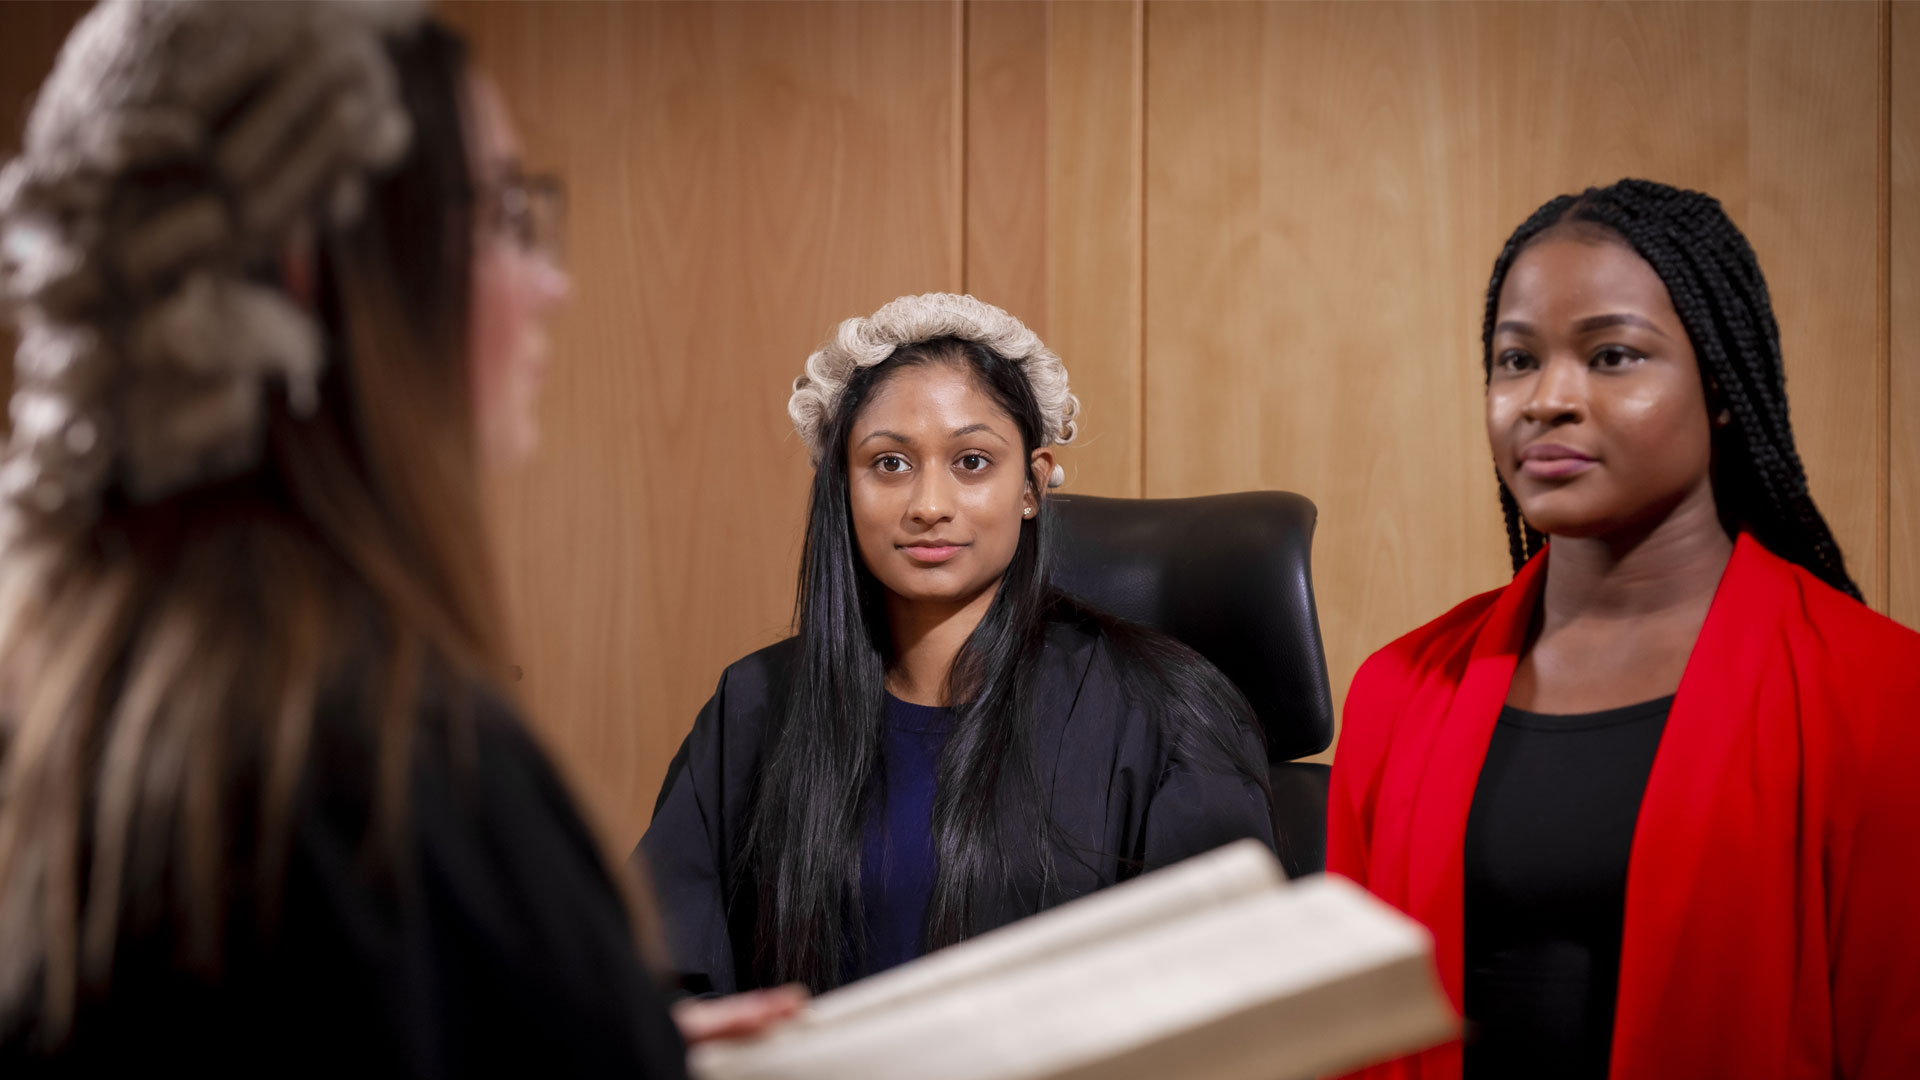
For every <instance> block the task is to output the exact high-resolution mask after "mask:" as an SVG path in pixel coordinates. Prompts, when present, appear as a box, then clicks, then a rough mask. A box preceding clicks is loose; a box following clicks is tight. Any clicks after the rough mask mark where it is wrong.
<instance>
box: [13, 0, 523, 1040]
mask: <svg viewBox="0 0 1920 1080" xmlns="http://www.w3.org/2000/svg"><path fill="white" fill-rule="evenodd" d="M395 48H396V50H397V59H398V61H399V62H398V64H397V67H398V69H399V71H400V76H401V81H402V83H403V84H404V93H405V95H406V97H407V100H408V107H409V109H410V111H411V112H412V114H413V118H414V125H415V132H416V138H415V142H414V145H413V147H412V149H411V150H410V152H409V154H408V156H407V159H406V161H405V162H404V163H403V164H402V165H401V166H400V167H399V168H398V170H397V171H395V172H394V173H393V174H391V175H390V176H388V177H386V178H385V179H383V180H381V181H380V182H379V183H378V184H377V185H376V186H375V188H374V190H373V192H372V198H371V200H370V203H371V204H370V206H369V208H368V211H367V212H366V213H365V214H364V215H363V216H362V217H361V219H360V220H359V222H358V223H357V224H355V225H352V226H348V227H345V228H333V229H330V230H329V231H327V232H324V233H323V234H322V235H321V237H320V239H319V242H318V252H319V253H318V257H317V265H318V268H319V271H320V273H319V283H318V285H319V293H320V297H319V301H318V307H319V309H320V315H321V322H322V324H323V326H324V329H325V332H326V334H327V337H328V339H329V342H330V346H331V347H330V350H329V351H330V355H329V358H328V367H327V371H326V374H325V376H324V377H323V380H322V383H321V394H320V402H319V406H318V409H317V411H315V412H314V413H312V414H311V415H307V416H296V415H294V413H292V412H290V411H289V410H288V409H287V407H286V406H285V404H284V403H283V402H278V401H275V402H274V403H273V404H272V405H271V406H270V408H271V414H270V417H269V419H268V421H267V425H266V434H265V440H264V446H263V447H262V452H261V456H260V463H259V465H258V466H257V468H255V469H253V470H251V471H250V472H247V473H246V474H244V475H242V476H240V477H237V478H235V479H231V480H225V481H222V482H220V483H218V484H215V485H211V486H203V487H201V488H198V489H195V490H190V491H187V492H184V493H181V494H178V495H175V496H173V497H170V498H167V499H165V500H162V501H160V502H157V503H152V504H146V505H137V504H134V503H132V502H130V501H128V500H126V499H125V498H122V497H117V496H115V495H114V494H113V493H112V492H111V491H110V492H109V493H108V497H107V498H106V500H105V503H104V505H103V506H102V507H101V509H100V512H99V514H98V516H97V517H96V518H94V519H93V520H92V522H91V524H90V525H88V526H87V527H85V528H82V529H79V530H78V531H74V532H70V533H68V534H65V535H59V536H54V537H38V538H33V539H28V540H22V541H19V542H16V543H13V544H11V545H9V546H7V547H5V548H4V549H0V758H3V760H0V1017H4V1016H8V1015H17V1014H19V1013H20V1012H21V1011H23V1010H25V1011H28V1012H37V1013H38V1023H37V1024H36V1026H37V1027H39V1028H41V1029H42V1031H43V1032H45V1033H47V1034H48V1035H50V1036H52V1037H53V1038H56V1039H57V1038H58V1037H60V1035H61V1034H63V1033H64V1032H65V1031H66V1030H67V1029H68V1028H69V1027H70V1025H71V1022H72V1020H73V1017H74V1010H75V1007H76V1003H77V1000H78V998H79V996H80V995H81V993H82V992H83V991H86V990H89V989H91V988H95V987H98V986H100V985H102V984H104V982H105V981H106V980H107V978H108V977H109V976H110V975H111V972H112V965H113V958H114V951H115V944H116V940H118V939H119V938H120V937H121V936H122V935H123V934H124V933H126V932H127V931H128V929H129V928H131V927H135V926H146V925H153V924H155V923H156V922H159V921H164V922H165V923H166V925H167V926H168V927H169V928H170V929H173V930H174V931H175V932H176V933H177V934H178V935H179V936H178V938H177V941H178V943H179V946H180V952H179V956H180V958H181V959H182V960H183V961H184V962H185V963H187V964H189V965H191V966H193V967H195V968H199V969H202V970H207V971H213V970H217V968H218V965H219V963H220V948H221V938H222V934H223V933H224V928H225V926H226V924H227V919H228V915H229V912H230V909H231V908H232V906H233V905H234V904H236V903H260V904H263V905H264V906H265V908H267V909H268V910H267V912H266V918H268V919H269V920H270V919H271V917H272V915H271V910H270V909H271V907H272V901H273V898H274V897H275V896H276V895H277V893H276V890H277V882H278V880H279V877H280V874H281V871H282V870H283V868H284V860H285V857H286V851H285V849H286V846H287V842H288V838H289V835H290V832H291V828H292V821H291V814H292V807H293V805H294V798H295V795H296V793H297V791H298V789H299V787H300V785H301V784H302V781H303V775H304V773H305V770H306V764H307V761H308V758H309V748H310V744H311V742H312V740H313V739H314V738H315V730H314V719H315V716H316V709H317V708H318V707H319V703H320V701H321V700H322V698H323V697H325V698H326V700H328V701H329V702H331V701H334V700H336V699H339V700H342V701H343V702H344V703H345V704H346V705H347V706H348V707H349V708H350V709H351V710H352V711H353V713H354V715H356V716H366V717H371V718H372V720H371V721H370V726H371V728H372V730H373V732H374V733H375V736H374V737H375V740H376V743H377V752H376V754H375V757H376V762H377V776H378V784H377V787H376V791H377V793H378V794H377V797H376V809H375V814H374V817H373V820H374V821H375V822H376V825H377V826H379V828H377V829H376V832H378V833H380V834H381V835H383V836H387V837H389V838H391V837H393V836H397V835H398V829H397V824H398V822H399V821H400V820H401V818H402V816H403V815H404V807H405V787H406V781H407V776H408V770H409V767H410V766H409V763H410V745H411V743H412V741H413V737H414V727H415V723H416V715H417V712H418V709H419V706H420V702H421V700H422V696H423V695H429V694H442V693H452V694H454V696H459V695H458V691H459V689H460V688H463V687H464V688H467V689H469V690H473V691H475V692H478V693H488V692H498V685H497V678H496V676H497V673H498V672H500V671H501V670H503V663H502V661H503V649H502V643H501V641H500V640H499V638H498V635H499V633H500V627H501V626H502V625H503V624H502V621H501V619H500V618H499V612H498V610H497V602H496V597H495V590H494V575H493V572H492V563H491V556H490V553H489V551H488V545H487V541H486V530H485V528H484V523H483V514H482V509H481V499H480V492H479V482H478V476H477V473H478V469H477V463H476V453H475V447H474V432H473V421H472V409H471V404H470V392H469V376H468V362H467V352H466V341H465V337H466V333H465V331H466V318H467V293H468V290H469V288H470V276H469V262H470V254H471V253H470V247H471V238H472V234H471V230H472V221H473V215H472V214H471V212H470V211H469V210H468V208H467V204H468V202H470V194H469V193H470V192H471V190H472V187H471V184H470V183H469V178H468V176H467V173H468V166H467V161H466V156H465V148H464V146H463V144H462V143H461V138H460V128H461V117H460V109H459V102H460V95H461V93H462V87H463V79H464V77H465V75H464V70H465V69H464V57H463V55H462V50H461V48H460V45H459V42H458V40H457V39H455V38H454V37H453V36H452V35H451V34H449V33H447V32H446V31H444V30H441V29H439V28H438V27H436V26H432V25H429V26H427V27H426V28H424V29H423V30H422V31H421V32H420V33H418V34H417V35H415V36H414V37H413V38H412V39H410V40H409V41H407V42H405V43H403V44H400V45H397V46H395ZM269 396H270V397H274V396H275V395H269ZM454 704H455V705H456V707H457V703H454ZM376 846H378V845H376ZM242 871H245V872H251V873H252V874H253V875H255V880H252V881H248V880H246V879H245V878H244V876H243V875H242V873H241V872H242ZM156 891H158V892H160V893H162V895H158V896H156V895H153V894H154V892H156ZM36 997H37V998H38V1000H35V999H36Z"/></svg>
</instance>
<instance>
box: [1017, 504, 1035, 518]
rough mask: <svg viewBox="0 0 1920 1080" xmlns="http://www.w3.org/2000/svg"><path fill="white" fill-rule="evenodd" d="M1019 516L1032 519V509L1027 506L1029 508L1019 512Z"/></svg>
mask: <svg viewBox="0 0 1920 1080" xmlns="http://www.w3.org/2000/svg"><path fill="white" fill-rule="evenodd" d="M1020 516H1021V517H1032V516H1033V507H1031V506H1029V507H1027V508H1025V509H1024V510H1021V511H1020Z"/></svg>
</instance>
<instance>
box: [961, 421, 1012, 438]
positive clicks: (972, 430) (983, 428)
mask: <svg viewBox="0 0 1920 1080" xmlns="http://www.w3.org/2000/svg"><path fill="white" fill-rule="evenodd" d="M983 432H984V433H985V434H988V435H991V436H993V437H994V438H996V439H999V440H1000V441H1001V442H1006V441H1007V439H1006V436H1004V435H1002V434H1000V433H999V432H997V431H995V430H993V425H991V424H968V425H967V426H966V427H963V428H954V429H953V434H952V435H951V436H950V438H955V439H958V438H961V437H963V436H967V435H978V434H981V433H983Z"/></svg>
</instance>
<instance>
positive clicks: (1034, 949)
mask: <svg viewBox="0 0 1920 1080" xmlns="http://www.w3.org/2000/svg"><path fill="white" fill-rule="evenodd" d="M1286 880H1287V878H1286V873H1285V871H1283V870H1282V869H1281V868H1280V864H1279V862H1277V861H1276V860H1275V859H1274V857H1273V853H1272V852H1270V851H1268V850H1267V848H1266V847H1265V845H1263V844H1261V843H1260V842H1259V841H1258V840H1240V841H1236V842H1235V843H1232V844H1228V845H1226V846H1225V847H1221V848H1216V849H1214V850H1213V851H1209V852H1207V853H1205V854H1203V855H1196V856H1194V857H1193V858H1191V859H1186V860H1184V861H1182V862H1179V863H1175V864H1174V865H1172V866H1169V867H1166V868H1165V869H1163V870H1159V871H1156V872H1154V873H1151V874H1146V875H1143V876H1141V877H1137V878H1134V879H1133V880H1131V881H1125V882H1122V883H1120V884H1119V885H1115V886H1113V887H1112V888H1108V889H1102V890H1101V891H1099V892H1097V893H1093V894H1092V895H1090V896H1085V897H1082V898H1081V899H1079V900H1075V901H1073V902H1072V903H1069V904H1063V905H1061V906H1060V907H1057V908H1053V909H1052V910H1049V911H1043V912H1041V913H1039V914H1038V915H1034V916H1032V917H1031V918H1026V919H1022V920H1020V921H1019V922H1017V923H1013V924H1011V925H1009V926H1004V927H1001V928H1000V929H998V930H994V931H991V932H989V933H985V934H982V935H980V936H979V937H976V938H971V939H969V940H967V941H963V942H961V943H959V944H958V945H954V946H952V947H951V948H947V949H942V950H941V951H939V952H936V953H931V954H929V955H927V956H924V957H921V958H920V959H918V960H915V961H914V962H912V963H910V964H902V965H901V966H899V967H897V968H893V969H891V970H888V971H883V972H881V973H880V974H878V975H875V976H872V977H871V978H867V979H862V980H860V981H859V982H856V983H852V984H849V985H847V986H845V987H842V988H840V989H838V990H834V991H831V992H829V993H826V994H822V995H820V996H819V997H818V998H815V999H814V1000H813V1002H812V1003H811V1004H810V1005H809V1007H808V1008H807V1010H806V1012H805V1013H803V1014H802V1018H801V1019H800V1020H798V1021H796V1023H799V1024H801V1025H810V1024H823V1023H835V1022H839V1021H842V1020H845V1019H848V1018H849V1017H853V1016H857V1015H860V1014H862V1013H865V1012H868V1011H871V1010H873V1009H879V1008H892V1007H896V1006H898V1005H899V1004H900V1003H901V1002H903V1001H906V1000H908V999H911V998H916V997H921V996H924V995H926V994H927V993H929V992H933V991H936V990H944V989H948V988H951V987H954V986H957V985H959V984H961V983H965V982H968V981H972V980H976V979H982V978H988V977H992V976H994V975H997V974H1000V973H1002V972H1005V971H1007V970H1008V969H1010V968H1013V967H1016V966H1018V965H1021V964H1028V963H1033V962H1036V961H1039V960H1042V959H1045V958H1047V957H1049V956H1054V955H1057V954H1059V953H1062V952H1065V951H1067V950H1070V949H1074V948H1078V947H1079V946H1081V945H1085V944H1088V943H1091V942H1096V941H1104V940H1108V939H1111V938H1115V937H1118V936H1120V935H1123V934H1126V933H1128V932H1129V931H1132V930H1135V929H1138V928H1141V927H1145V926H1151V925H1153V924H1155V923H1158V922H1162V921H1164V920H1166V919H1169V918H1172V917H1174V916H1176V915H1180V914H1186V913H1192V912H1195V911H1199V910H1203V909H1206V908H1210V907H1214V906H1217V905H1219V904H1221V903H1224V902H1226V901H1229V900H1232V899H1235V898H1238V897H1243V896H1248V895H1251V894H1253V893H1255V892H1258V891H1260V890H1263V889H1272V888H1274V887H1276V886H1284V885H1285V884H1286Z"/></svg>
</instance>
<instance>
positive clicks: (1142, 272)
mask: <svg viewBox="0 0 1920 1080" xmlns="http://www.w3.org/2000/svg"><path fill="white" fill-rule="evenodd" d="M1132 51H1133V58H1132V62H1133V145H1134V156H1133V191H1134V204H1133V208H1134V230H1135V231H1134V264H1133V282H1132V286H1133V317H1134V320H1135V328H1134V358H1135V363H1137V364H1138V365H1139V370H1138V372H1137V373H1136V375H1135V383H1136V387H1135V388H1136V391H1137V392H1138V394H1139V401H1140V407H1139V408H1138V409H1137V410H1135V413H1134V423H1135V424H1136V425H1137V427H1136V435H1137V437H1136V440H1135V443H1134V445H1135V446H1137V447H1138V448H1139V452H1140V465H1139V469H1138V470H1137V472H1136V474H1135V477H1134V490H1135V491H1136V493H1137V494H1138V496H1139V497H1141V498H1145V497H1146V495H1147V402H1148V400H1149V398H1148V395H1147V3H1146V0H1133V50H1132Z"/></svg>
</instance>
